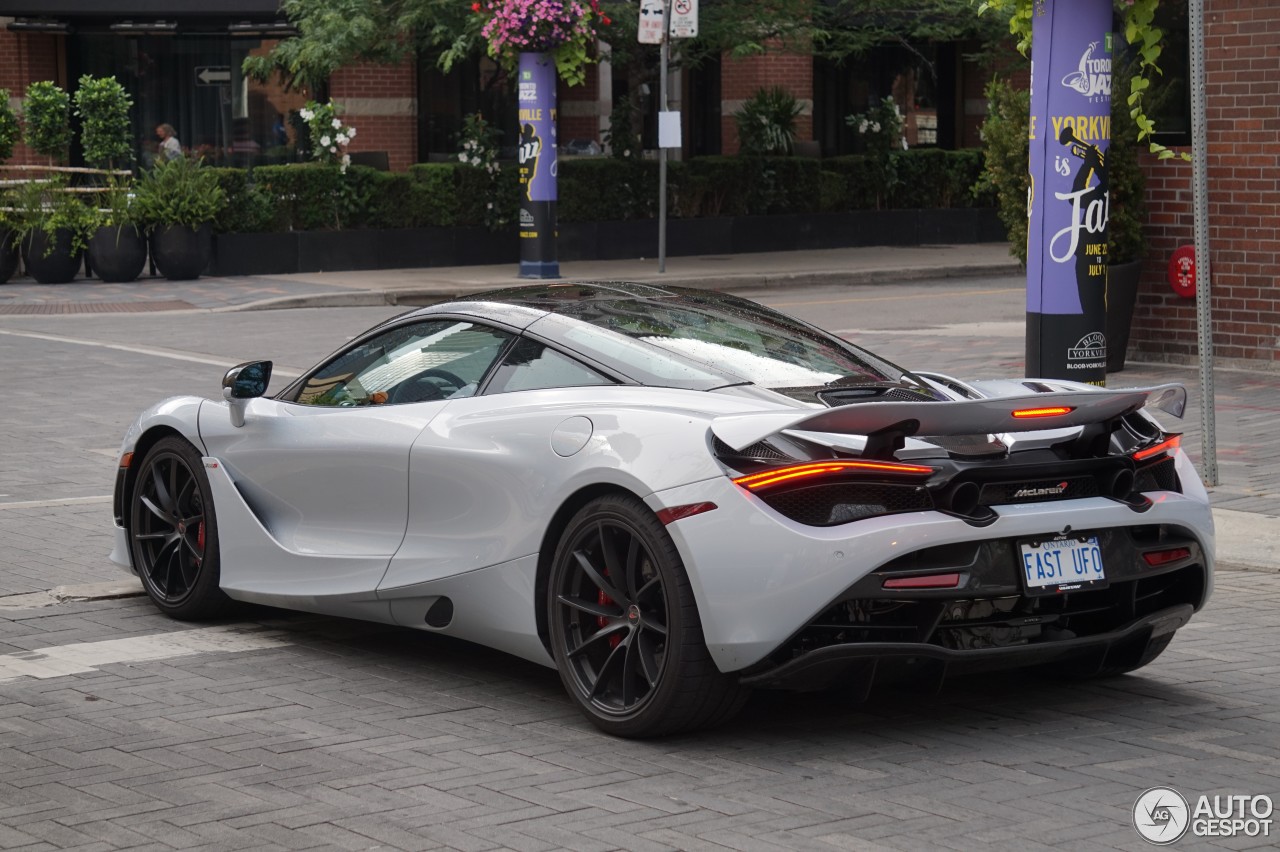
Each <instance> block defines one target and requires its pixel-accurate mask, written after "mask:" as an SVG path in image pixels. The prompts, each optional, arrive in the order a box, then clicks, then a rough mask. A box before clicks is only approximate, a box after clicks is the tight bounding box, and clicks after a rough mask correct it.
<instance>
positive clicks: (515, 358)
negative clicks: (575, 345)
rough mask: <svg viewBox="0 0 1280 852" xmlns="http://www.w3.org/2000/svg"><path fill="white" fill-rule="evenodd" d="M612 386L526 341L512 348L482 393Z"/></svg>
mask: <svg viewBox="0 0 1280 852" xmlns="http://www.w3.org/2000/svg"><path fill="white" fill-rule="evenodd" d="M611 384H613V381H612V380H610V379H609V378H608V377H607V376H603V375H601V374H600V373H598V372H596V371H595V370H593V369H591V368H590V367H588V366H586V365H585V364H581V363H579V362H577V361H575V360H573V359H572V358H570V357H568V356H566V355H561V354H560V353H559V352H557V351H555V350H554V349H548V348H547V347H546V346H544V345H543V344H541V343H539V342H538V341H536V340H530V339H529V338H527V337H526V338H522V339H521V340H520V341H519V342H517V343H516V345H515V346H513V347H512V348H511V351H510V352H509V353H508V354H507V357H506V358H504V359H503V361H502V365H501V366H500V367H498V369H497V371H496V372H495V373H494V374H493V380H492V381H491V382H490V383H489V387H488V388H486V389H485V393H486V394H491V393H511V392H512V391H522V390H543V389H545V388H576V387H585V386H588V385H611Z"/></svg>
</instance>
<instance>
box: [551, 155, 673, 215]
mask: <svg viewBox="0 0 1280 852" xmlns="http://www.w3.org/2000/svg"><path fill="white" fill-rule="evenodd" d="M672 165H674V164H672ZM670 182H671V183H674V182H675V181H674V178H672V180H671V181H670ZM557 192H558V195H559V201H558V202H557V207H556V212H557V214H558V216H559V219H560V221H562V222H599V221H611V220H622V219H650V218H653V217H655V216H657V215H658V164H657V162H655V161H649V160H618V159H614V158H612V157H607V158H599V159H582V160H576V159H575V160H568V159H566V160H561V161H560V175H559V184H558V190H557Z"/></svg>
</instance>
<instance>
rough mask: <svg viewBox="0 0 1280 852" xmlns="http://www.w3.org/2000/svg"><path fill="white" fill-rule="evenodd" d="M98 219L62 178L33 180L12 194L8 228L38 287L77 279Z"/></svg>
mask: <svg viewBox="0 0 1280 852" xmlns="http://www.w3.org/2000/svg"><path fill="white" fill-rule="evenodd" d="M97 221H98V220H97V216H96V214H95V213H94V211H93V210H91V209H90V208H89V207H88V206H87V205H86V204H85V203H84V202H83V201H82V200H81V199H80V197H79V196H78V195H77V194H76V193H74V192H70V191H69V190H68V188H67V186H66V180H65V179H64V178H62V177H55V178H50V179H48V180H33V181H29V182H28V183H26V184H24V185H23V186H21V187H19V188H18V189H17V190H16V191H15V192H14V194H13V198H12V201H11V212H10V214H9V227H10V228H11V229H12V233H13V239H14V242H15V243H16V244H18V245H20V246H21V248H22V259H23V262H24V263H25V264H26V267H27V272H29V273H30V274H31V277H32V278H34V279H36V281H39V282H40V283H41V284H65V283H66V282H68V281H70V280H71V279H73V278H75V277H76V273H77V272H79V271H80V265H81V263H82V261H83V259H84V250H85V248H86V246H87V244H88V238H89V233H90V231H91V230H92V229H93V228H94V227H95V226H96V224H97Z"/></svg>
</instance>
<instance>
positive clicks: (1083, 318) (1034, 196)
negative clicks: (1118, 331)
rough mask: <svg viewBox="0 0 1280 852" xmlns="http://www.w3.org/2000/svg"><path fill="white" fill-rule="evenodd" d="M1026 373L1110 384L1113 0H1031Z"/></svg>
mask: <svg viewBox="0 0 1280 852" xmlns="http://www.w3.org/2000/svg"><path fill="white" fill-rule="evenodd" d="M1033 15H1034V17H1033V19H1032V38H1031V126H1030V138H1031V158H1030V164H1029V168H1030V172H1031V197H1030V199H1029V200H1028V205H1027V209H1028V215H1029V217H1030V223H1029V225H1030V227H1029V228H1028V233H1027V365H1026V368H1027V375H1028V376H1039V377H1043V378H1051V379H1072V380H1074V381H1080V382H1088V383H1090V384H1096V385H1105V384H1106V361H1107V338H1106V331H1105V329H1106V312H1107V309H1106V289H1107V213H1108V200H1107V149H1108V148H1109V147H1110V144H1111V55H1112V36H1111V0H1035V5H1034V10H1033Z"/></svg>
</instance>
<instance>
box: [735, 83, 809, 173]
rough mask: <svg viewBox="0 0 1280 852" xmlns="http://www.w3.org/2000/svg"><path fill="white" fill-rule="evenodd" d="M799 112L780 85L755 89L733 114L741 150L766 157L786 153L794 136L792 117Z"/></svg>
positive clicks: (792, 97) (798, 104) (801, 110)
mask: <svg viewBox="0 0 1280 852" xmlns="http://www.w3.org/2000/svg"><path fill="white" fill-rule="evenodd" d="M803 111H804V107H803V106H802V105H801V104H800V101H799V100H797V99H796V96H795V95H793V94H791V92H788V91H787V90H786V89H784V88H782V87H781V86H774V87H772V88H768V89H758V90H756V93H755V94H754V95H752V96H751V97H750V98H748V99H747V101H746V102H745V103H744V104H743V105H742V108H741V109H739V110H738V111H737V112H735V113H734V114H733V120H734V122H735V123H736V124H737V125H738V145H739V147H740V148H741V149H742V153H744V154H748V155H753V156H766V157H779V156H785V155H787V154H790V153H791V148H792V146H793V145H794V144H795V139H796V119H797V118H799V117H800V113H801V112H803Z"/></svg>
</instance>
